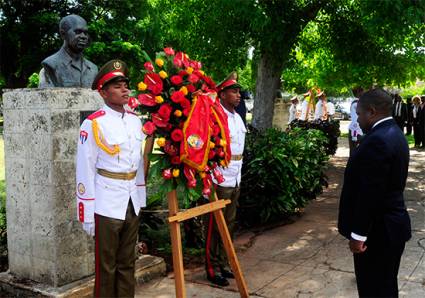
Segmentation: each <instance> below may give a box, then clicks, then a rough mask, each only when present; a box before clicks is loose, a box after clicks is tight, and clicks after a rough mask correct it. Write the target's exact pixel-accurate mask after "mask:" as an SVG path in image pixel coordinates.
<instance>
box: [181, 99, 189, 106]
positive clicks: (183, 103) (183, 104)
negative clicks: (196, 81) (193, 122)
mask: <svg viewBox="0 0 425 298" xmlns="http://www.w3.org/2000/svg"><path fill="white" fill-rule="evenodd" d="M180 105H181V106H182V108H183V109H190V101H189V100H188V99H187V98H183V99H182V100H181V101H180Z"/></svg>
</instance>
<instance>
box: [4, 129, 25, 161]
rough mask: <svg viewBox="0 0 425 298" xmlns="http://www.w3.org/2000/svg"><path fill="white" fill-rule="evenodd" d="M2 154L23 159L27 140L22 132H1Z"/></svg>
mask: <svg viewBox="0 0 425 298" xmlns="http://www.w3.org/2000/svg"><path fill="white" fill-rule="evenodd" d="M3 140H4V154H5V155H7V156H8V157H11V158H19V159H24V158H25V157H26V156H25V155H26V154H25V152H26V149H27V147H28V140H27V139H26V135H25V134H24V133H14V132H9V133H5V134H3Z"/></svg>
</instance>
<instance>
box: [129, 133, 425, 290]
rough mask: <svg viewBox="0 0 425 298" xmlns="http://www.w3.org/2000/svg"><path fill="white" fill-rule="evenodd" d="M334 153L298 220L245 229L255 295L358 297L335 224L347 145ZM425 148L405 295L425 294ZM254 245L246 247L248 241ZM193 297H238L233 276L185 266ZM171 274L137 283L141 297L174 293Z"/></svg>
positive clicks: (402, 284)
mask: <svg viewBox="0 0 425 298" xmlns="http://www.w3.org/2000/svg"><path fill="white" fill-rule="evenodd" d="M341 143H342V144H341V145H340V147H339V149H338V152H337V154H336V155H335V156H334V157H333V158H332V159H331V162H330V166H329V170H328V176H329V182H330V183H329V188H327V189H326V190H325V191H324V193H323V194H322V195H321V196H320V197H319V198H318V199H317V200H315V201H314V202H312V203H310V205H309V206H308V207H307V208H306V209H305V213H304V214H303V216H302V217H300V218H299V219H298V220H297V221H296V222H295V223H293V224H290V225H286V226H281V227H277V228H274V229H271V230H268V231H265V232H262V233H261V234H258V235H255V234H253V233H245V234H243V235H240V236H239V237H238V238H237V239H236V241H235V245H236V247H237V248H239V252H238V256H239V260H240V263H241V266H242V269H243V272H244V274H245V278H246V282H247V284H248V287H249V291H250V294H251V297H279V298H280V297H357V290H356V285H355V277H354V272H353V263H352V255H351V254H350V252H349V250H348V247H347V241H346V240H345V239H343V238H342V237H341V236H340V235H339V234H338V233H337V230H336V218H337V210H338V200H339V194H340V191H341V186H342V176H343V172H344V167H345V164H346V162H347V156H348V148H347V144H345V142H344V141H343V142H341ZM424 181H425V152H424V151H416V150H412V151H411V164H410V171H409V178H408V184H407V188H406V192H405V195H406V202H407V205H408V208H409V213H410V216H411V219H412V224H413V238H412V239H411V240H410V241H409V242H408V243H407V246H406V250H405V253H404V256H403V259H402V262H401V268H400V273H399V288H400V296H401V297H425V183H424ZM247 243H249V244H250V247H249V248H247V249H243V247H244V245H246V244H247ZM186 289H187V296H188V297H202V298H204V297H205V298H208V297H211V298H213V297H214V298H218V297H239V294H238V292H237V288H236V285H235V283H234V282H232V283H231V284H230V285H229V286H228V287H226V288H216V287H212V286H210V285H209V284H208V283H207V282H206V281H205V276H204V271H203V268H197V269H194V270H190V271H189V270H188V271H187V272H186ZM174 296H175V292H174V279H172V274H170V275H169V276H167V277H164V278H162V279H158V280H154V281H152V282H150V283H148V284H145V285H142V286H140V287H138V288H137V295H136V297H156V298H168V297H174Z"/></svg>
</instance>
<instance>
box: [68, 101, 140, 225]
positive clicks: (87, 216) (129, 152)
mask: <svg viewBox="0 0 425 298" xmlns="http://www.w3.org/2000/svg"><path fill="white" fill-rule="evenodd" d="M99 111H103V112H100V116H99V117H97V118H95V119H94V120H96V122H97V124H98V127H99V131H98V133H99V136H100V138H101V139H102V143H103V144H105V145H106V146H108V147H110V148H112V147H113V146H114V145H118V146H119V148H120V152H119V153H117V154H114V155H111V154H108V153H107V152H105V151H104V150H103V149H101V148H100V147H99V146H98V145H97V144H96V141H95V138H94V136H93V126H92V123H93V121H94V120H93V121H92V120H90V119H86V120H84V122H83V124H82V125H81V129H80V139H79V141H78V147H77V169H76V182H77V183H76V184H77V189H76V190H77V191H76V194H77V208H78V214H79V216H78V218H79V220H80V221H81V222H85V223H87V222H93V221H94V213H96V214H99V215H103V216H107V217H110V218H115V219H121V220H124V219H125V214H126V210H127V206H128V203H129V200H130V198H131V200H132V203H133V206H134V210H135V212H136V215H137V214H138V213H139V210H140V208H141V207H144V206H146V187H145V178H144V169H143V158H142V143H143V140H144V139H145V135H144V133H143V132H142V123H141V121H140V119H139V118H138V117H137V116H136V115H134V114H132V113H130V112H125V113H120V112H117V111H114V110H112V109H111V108H109V107H108V106H106V105H105V106H104V107H103V108H102V109H101V110H99ZM102 114H103V115H102ZM97 169H104V170H107V171H109V172H114V173H131V172H135V171H137V175H136V177H135V178H133V179H132V180H118V179H112V178H107V177H104V176H101V175H99V174H98V173H97Z"/></svg>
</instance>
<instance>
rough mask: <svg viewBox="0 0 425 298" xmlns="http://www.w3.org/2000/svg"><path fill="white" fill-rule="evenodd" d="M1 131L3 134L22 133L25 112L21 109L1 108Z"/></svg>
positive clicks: (23, 130)
mask: <svg viewBox="0 0 425 298" xmlns="http://www.w3.org/2000/svg"><path fill="white" fill-rule="evenodd" d="M5 101H6V100H5V98H4V101H3V102H5ZM3 113H4V114H3V115H4V118H3V131H4V133H5V134H12V133H24V132H25V123H26V121H25V120H26V119H25V118H26V113H24V112H23V111H22V110H5V109H4V110H3Z"/></svg>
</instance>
